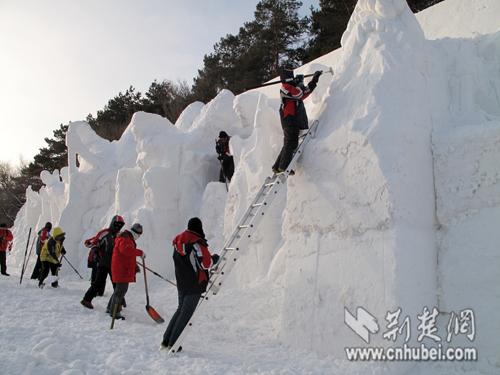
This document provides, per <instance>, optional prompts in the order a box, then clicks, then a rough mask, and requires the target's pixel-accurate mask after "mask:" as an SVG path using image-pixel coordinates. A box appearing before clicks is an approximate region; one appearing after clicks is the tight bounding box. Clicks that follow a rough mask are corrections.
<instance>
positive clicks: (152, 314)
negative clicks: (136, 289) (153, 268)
mask: <svg viewBox="0 0 500 375" xmlns="http://www.w3.org/2000/svg"><path fill="white" fill-rule="evenodd" d="M142 269H143V273H144V287H145V288H146V311H147V312H148V315H149V316H150V317H151V319H153V320H154V321H155V322H156V323H158V324H161V323H164V322H165V320H164V319H163V318H162V317H161V316H160V314H158V312H157V311H156V310H155V309H154V308H153V307H152V306H150V305H149V293H148V280H147V278H146V261H145V260H144V257H142Z"/></svg>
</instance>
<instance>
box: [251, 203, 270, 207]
mask: <svg viewBox="0 0 500 375" xmlns="http://www.w3.org/2000/svg"><path fill="white" fill-rule="evenodd" d="M266 204H267V203H266V202H260V203H254V204H252V207H260V206H264V205H266Z"/></svg>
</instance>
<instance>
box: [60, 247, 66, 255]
mask: <svg viewBox="0 0 500 375" xmlns="http://www.w3.org/2000/svg"><path fill="white" fill-rule="evenodd" d="M61 254H62V255H66V249H65V248H64V247H63V248H62V249H61Z"/></svg>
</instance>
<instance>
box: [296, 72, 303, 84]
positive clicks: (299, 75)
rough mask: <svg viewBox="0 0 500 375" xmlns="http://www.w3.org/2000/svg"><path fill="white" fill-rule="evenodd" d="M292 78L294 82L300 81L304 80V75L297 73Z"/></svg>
mask: <svg viewBox="0 0 500 375" xmlns="http://www.w3.org/2000/svg"><path fill="white" fill-rule="evenodd" d="M294 80H295V83H302V82H304V75H303V74H297V75H296V76H295V79H294Z"/></svg>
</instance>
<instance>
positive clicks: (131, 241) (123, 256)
mask: <svg viewBox="0 0 500 375" xmlns="http://www.w3.org/2000/svg"><path fill="white" fill-rule="evenodd" d="M141 235H142V225H141V224H139V223H135V224H134V225H132V227H131V228H130V229H126V230H124V231H123V232H121V233H120V234H119V235H118V236H117V238H116V239H115V244H114V248H113V256H112V258H111V280H112V281H113V283H115V284H116V286H115V290H114V292H113V294H112V295H111V298H110V299H109V302H108V308H107V311H109V315H110V316H111V317H112V318H114V319H125V317H124V316H123V315H121V309H122V301H123V298H124V297H125V294H126V293H127V290H128V286H129V283H135V274H136V263H135V262H136V260H135V259H136V257H142V258H145V257H146V256H145V254H144V252H143V251H142V250H139V249H138V248H137V244H136V241H137V240H138V239H139V237H140V236H141Z"/></svg>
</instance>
